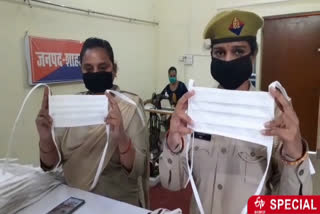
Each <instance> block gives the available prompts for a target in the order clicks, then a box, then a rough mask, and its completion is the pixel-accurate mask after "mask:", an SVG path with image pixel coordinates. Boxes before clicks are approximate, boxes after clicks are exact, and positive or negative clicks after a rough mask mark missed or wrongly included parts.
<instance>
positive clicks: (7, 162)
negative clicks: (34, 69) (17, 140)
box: [3, 83, 61, 174]
mask: <svg viewBox="0 0 320 214" xmlns="http://www.w3.org/2000/svg"><path fill="white" fill-rule="evenodd" d="M40 86H45V87H47V88H48V89H49V97H48V102H49V100H50V96H51V91H50V87H49V86H48V85H47V84H44V83H39V84H37V85H35V86H34V87H33V88H32V89H31V90H30V91H29V92H28V94H27V95H26V96H25V98H24V100H23V102H22V105H21V107H20V110H19V112H18V115H17V117H16V120H15V121H14V123H13V126H12V129H11V133H10V137H9V141H8V148H7V154H6V157H5V163H4V170H3V174H5V173H6V171H7V168H8V164H9V158H10V156H11V153H12V146H13V139H14V135H15V132H16V127H17V124H18V122H19V120H20V117H21V114H22V111H23V109H24V106H25V104H26V103H27V101H28V99H29V97H30V96H31V94H32V93H33V92H34V91H35V90H36V89H37V88H39V87H40ZM49 114H50V108H49ZM53 127H54V126H53V124H52V129H53ZM52 129H51V133H52V138H53V142H54V144H55V146H56V148H57V150H58V146H57V144H56V142H55V138H54V131H52ZM58 155H59V162H58V164H59V163H60V161H61V154H60V151H59V150H58ZM58 164H57V165H58Z"/></svg>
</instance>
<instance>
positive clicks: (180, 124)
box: [168, 91, 194, 151]
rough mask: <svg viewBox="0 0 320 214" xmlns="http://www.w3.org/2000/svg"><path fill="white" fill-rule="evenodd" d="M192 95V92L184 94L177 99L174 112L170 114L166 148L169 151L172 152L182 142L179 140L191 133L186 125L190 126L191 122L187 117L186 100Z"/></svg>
mask: <svg viewBox="0 0 320 214" xmlns="http://www.w3.org/2000/svg"><path fill="white" fill-rule="evenodd" d="M193 95H194V91H189V92H187V93H185V94H184V95H183V96H182V97H181V98H180V99H179V101H178V103H177V105H176V108H175V111H174V113H173V114H172V118H171V121H170V129H169V135H168V146H169V149H170V150H171V151H174V150H175V148H177V147H178V145H179V144H180V143H181V142H182V140H181V138H183V137H184V136H185V135H187V134H191V133H192V130H191V129H190V128H188V125H192V123H193V122H192V120H191V118H190V117H189V116H188V115H187V113H186V110H187V109H188V100H189V98H190V97H192V96H193Z"/></svg>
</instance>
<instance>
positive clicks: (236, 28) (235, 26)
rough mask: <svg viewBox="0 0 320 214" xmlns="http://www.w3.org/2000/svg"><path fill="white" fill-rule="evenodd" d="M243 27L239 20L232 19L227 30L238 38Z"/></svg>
mask: <svg viewBox="0 0 320 214" xmlns="http://www.w3.org/2000/svg"><path fill="white" fill-rule="evenodd" d="M243 27H244V23H243V22H241V21H240V19H238V18H236V17H234V18H233V21H232V23H231V25H230V26H229V30H230V31H231V32H232V33H234V34H236V35H237V36H239V35H240V34H241V31H242V29H243Z"/></svg>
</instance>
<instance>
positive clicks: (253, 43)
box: [211, 36, 258, 55]
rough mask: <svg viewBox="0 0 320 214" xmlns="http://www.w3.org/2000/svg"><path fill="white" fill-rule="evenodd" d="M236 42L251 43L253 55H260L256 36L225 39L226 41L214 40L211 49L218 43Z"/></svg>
mask: <svg viewBox="0 0 320 214" xmlns="http://www.w3.org/2000/svg"><path fill="white" fill-rule="evenodd" d="M236 41H246V42H248V43H249V46H250V49H251V55H256V54H257V53H258V43H257V39H256V37H255V36H244V37H238V38H224V39H213V40H211V48H213V45H215V44H218V43H225V42H236Z"/></svg>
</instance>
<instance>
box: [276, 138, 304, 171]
mask: <svg viewBox="0 0 320 214" xmlns="http://www.w3.org/2000/svg"><path fill="white" fill-rule="evenodd" d="M282 149H283V144H282V145H281V148H280V157H281V160H282V162H283V163H285V164H286V165H289V166H297V165H299V164H300V163H302V162H303V161H305V160H306V159H307V158H308V152H307V146H306V143H305V142H303V155H302V157H301V158H299V159H298V160H295V161H288V160H286V158H285V157H284V156H283V155H282Z"/></svg>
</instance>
